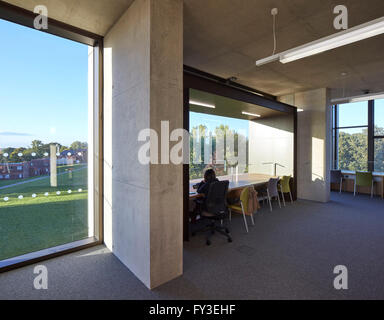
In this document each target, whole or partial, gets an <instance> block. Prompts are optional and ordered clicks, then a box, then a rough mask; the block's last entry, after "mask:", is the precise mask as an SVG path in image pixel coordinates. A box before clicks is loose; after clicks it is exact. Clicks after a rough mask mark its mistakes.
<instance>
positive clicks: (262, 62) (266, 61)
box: [256, 54, 280, 67]
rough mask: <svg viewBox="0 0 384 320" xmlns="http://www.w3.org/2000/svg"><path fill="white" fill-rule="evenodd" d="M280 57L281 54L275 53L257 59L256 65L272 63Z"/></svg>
mask: <svg viewBox="0 0 384 320" xmlns="http://www.w3.org/2000/svg"><path fill="white" fill-rule="evenodd" d="M279 59H280V55H279V54H275V55H273V56H270V57H266V58H264V59H260V60H257V61H256V66H258V67H260V66H262V65H264V64H267V63H270V62H274V61H278V60H279Z"/></svg>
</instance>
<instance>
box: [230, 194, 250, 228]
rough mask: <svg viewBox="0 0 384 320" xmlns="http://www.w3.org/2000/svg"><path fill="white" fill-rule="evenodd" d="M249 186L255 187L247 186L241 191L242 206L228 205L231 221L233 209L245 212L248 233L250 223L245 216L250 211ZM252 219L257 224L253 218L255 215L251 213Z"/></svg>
mask: <svg viewBox="0 0 384 320" xmlns="http://www.w3.org/2000/svg"><path fill="white" fill-rule="evenodd" d="M249 188H253V187H246V188H244V189H243V191H241V194H240V206H239V205H229V206H228V209H229V221H231V219H232V210H233V211H237V212H239V213H240V212H241V213H242V214H243V218H244V225H245V230H246V231H247V233H248V223H247V219H246V217H245V216H246V214H245V213H246V212H248V201H249ZM251 220H252V225H255V221H254V220H253V215H251Z"/></svg>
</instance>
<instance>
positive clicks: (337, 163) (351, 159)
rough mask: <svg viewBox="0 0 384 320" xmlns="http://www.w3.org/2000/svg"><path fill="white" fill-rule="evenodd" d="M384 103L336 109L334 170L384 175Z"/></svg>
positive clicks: (376, 102)
mask: <svg viewBox="0 0 384 320" xmlns="http://www.w3.org/2000/svg"><path fill="white" fill-rule="evenodd" d="M383 119H384V100H376V101H360V102H353V103H345V104H340V105H335V106H333V135H332V136H333V150H334V153H333V168H334V169H341V170H346V171H376V172H384V164H383V158H384V122H383Z"/></svg>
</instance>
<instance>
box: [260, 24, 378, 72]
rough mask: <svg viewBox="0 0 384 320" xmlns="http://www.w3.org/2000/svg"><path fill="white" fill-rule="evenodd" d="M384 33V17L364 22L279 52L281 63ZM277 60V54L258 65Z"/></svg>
mask: <svg viewBox="0 0 384 320" xmlns="http://www.w3.org/2000/svg"><path fill="white" fill-rule="evenodd" d="M383 33H384V17H381V18H378V19H376V20H372V21H370V22H367V23H363V24H361V25H358V26H356V27H353V28H350V29H348V30H345V31H341V32H339V33H336V34H333V35H330V36H328V37H325V38H321V39H319V40H316V41H313V42H310V43H307V44H305V45H302V46H299V47H297V48H293V49H290V50H287V51H284V52H282V53H280V54H278V56H279V59H280V62H281V63H288V62H292V61H295V60H299V59H302V58H305V57H309V56H313V55H315V54H318V53H322V52H325V51H328V50H332V49H335V48H338V47H342V46H345V45H348V44H351V43H354V42H357V41H361V40H364V39H368V38H371V37H375V36H377V35H380V34H383ZM272 61H276V55H274V56H271V57H268V58H264V59H262V60H258V61H257V62H256V65H262V64H265V63H268V62H272Z"/></svg>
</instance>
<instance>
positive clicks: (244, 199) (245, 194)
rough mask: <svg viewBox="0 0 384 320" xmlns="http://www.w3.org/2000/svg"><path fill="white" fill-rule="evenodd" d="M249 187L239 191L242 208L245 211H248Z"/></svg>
mask: <svg viewBox="0 0 384 320" xmlns="http://www.w3.org/2000/svg"><path fill="white" fill-rule="evenodd" d="M249 188H250V187H246V188H244V189H243V191H241V194H240V201H241V203H242V204H243V208H244V211H245V212H248V202H249Z"/></svg>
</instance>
